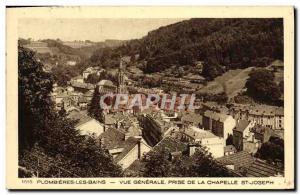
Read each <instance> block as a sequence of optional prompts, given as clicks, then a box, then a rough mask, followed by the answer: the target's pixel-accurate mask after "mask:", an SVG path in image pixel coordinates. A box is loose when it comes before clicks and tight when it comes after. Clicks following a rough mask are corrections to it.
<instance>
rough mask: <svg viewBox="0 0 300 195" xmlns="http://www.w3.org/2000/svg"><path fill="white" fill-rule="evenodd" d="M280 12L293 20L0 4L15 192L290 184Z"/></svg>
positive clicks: (289, 62) (287, 78) (289, 74)
mask: <svg viewBox="0 0 300 195" xmlns="http://www.w3.org/2000/svg"><path fill="white" fill-rule="evenodd" d="M284 8H285V9H283V10H284V11H283V12H282V13H286V14H287V15H288V17H287V18H288V19H291V20H292V22H290V21H289V20H286V18H285V17H286V15H283V16H281V17H279V16H278V15H276V14H275V15H274V16H272V14H269V15H266V16H265V17H264V16H263V14H259V13H263V9H257V12H258V14H257V15H258V16H259V15H262V16H261V17H258V16H256V15H255V14H254V15H253V16H251V15H247V17H245V15H242V14H241V13H242V11H237V9H234V8H232V10H230V9H229V8H228V9H229V10H227V9H226V8H224V7H223V8H222V7H219V8H216V9H219V10H224V12H225V16H224V17H221V16H220V14H219V15H218V14H217V15H216V16H215V17H213V16H211V15H209V17H204V16H201V15H199V16H198V17H197V15H193V14H190V15H185V14H180V12H178V17H175V16H174V15H176V9H175V8H174V9H175V10H174V11H173V12H174V14H173V15H172V16H169V17H168V15H163V14H162V15H161V16H160V15H157V16H159V17H155V18H154V17H147V13H149V12H151V9H152V8H151V7H148V8H144V9H145V10H146V11H145V13H146V14H144V15H143V16H142V17H140V16H136V17H132V16H131V17H125V16H124V14H121V16H119V17H113V16H111V17H107V16H108V15H105V13H107V12H106V11H109V8H103V7H102V8H101V7H94V8H90V9H91V12H90V13H91V15H89V16H88V17H87V16H86V15H84V16H85V17H81V16H82V15H83V13H87V12H89V9H88V8H84V7H74V8H70V7H69V8H64V7H58V8H50V7H49V8H42V7H40V8H38V7H37V8H19V9H18V10H16V8H7V12H8V21H7V23H8V26H7V30H9V29H10V30H12V28H11V27H10V25H9V24H10V20H9V19H10V18H9V16H11V19H12V20H14V22H11V23H13V25H12V26H13V27H14V28H16V29H13V30H14V31H15V33H14V35H15V38H14V39H13V41H11V42H10V40H9V38H8V42H7V48H8V49H10V50H8V57H11V58H10V59H12V62H15V65H13V64H7V67H9V66H14V68H11V69H10V68H8V70H7V74H8V79H9V80H7V81H8V82H7V85H10V81H12V88H7V99H10V98H11V97H12V96H14V97H13V98H12V99H11V100H8V101H11V104H9V107H10V108H12V110H13V113H14V115H12V114H11V115H10V116H11V117H12V118H11V117H10V116H9V118H11V119H12V120H9V121H11V122H12V123H14V124H13V125H12V126H10V127H13V128H15V129H7V131H13V132H14V134H10V135H12V136H11V137H12V138H11V140H14V142H8V144H11V145H14V148H15V149H13V150H12V149H11V148H10V149H9V150H10V151H12V153H10V154H9V155H13V156H14V157H11V159H14V160H15V161H16V162H15V164H13V165H11V166H10V165H9V166H10V167H9V169H10V170H12V169H13V173H16V175H14V176H16V177H15V178H14V180H15V181H17V180H18V181H19V182H21V184H20V185H21V187H20V186H19V187H18V188H24V186H22V185H25V184H28V185H29V186H28V187H25V188H36V187H34V186H31V187H30V185H37V186H39V185H40V186H43V188H47V185H48V184H49V185H60V184H70V185H71V187H69V188H76V186H75V185H77V184H78V185H83V184H91V185H93V184H95V188H99V189H102V188H103V186H107V187H108V188H111V187H109V185H113V188H115V189H124V188H130V186H131V184H133V186H134V185H139V187H138V188H139V189H148V188H151V185H152V188H153V186H156V187H157V185H158V186H160V187H157V188H158V189H160V188H165V189H168V188H169V187H170V186H173V187H174V186H176V185H177V187H175V188H178V189H180V188H181V187H180V184H182V189H198V188H203V189H206V188H210V189H224V188H226V187H229V186H230V185H236V186H235V187H232V188H237V189H242V188H247V189H250V187H249V186H248V185H250V186H252V188H256V186H255V185H256V184H257V185H259V187H260V188H265V189H290V188H293V187H294V183H293V182H294V177H293V174H294V160H293V159H294V157H293V155H294V152H293V151H294V137H293V134H294V127H293V124H294V118H293V115H294V114H293V106H294V102H293V97H294V95H293V93H294V91H293V90H294V89H293V88H291V86H293V85H294V79H293V75H294V72H293V68H294V63H293V41H292V39H293V17H294V16H293V8H292V7H284ZM56 9H57V12H55V11H56ZM97 9H98V10H101V9H102V10H103V11H104V14H103V15H104V16H103V17H98V16H97V15H92V13H94V12H93V11H95V10H97ZM111 9H115V10H116V9H117V8H116V7H115V8H111ZM119 9H120V12H121V11H122V8H119ZM128 9H130V8H128ZM132 9H136V10H138V9H142V8H137V7H136V8H132ZM153 9H154V8H153ZM178 9H179V8H178ZM182 9H183V8H182ZM188 9H189V8H185V10H188ZM190 9H191V8H190ZM199 9H200V8H199ZM206 9H207V11H209V10H210V9H213V8H201V10H204V11H205V10H206ZM244 9H247V8H246V7H244ZM252 9H255V7H253V8H252ZM265 9H266V10H269V11H270V13H274V12H276V10H277V9H276V8H274V10H272V8H270V7H269V8H268V7H266V8H265ZM20 10H22V11H24V12H21V11H20ZM64 10H65V11H64ZM78 10H79V11H78ZM124 10H125V11H126V9H124ZM163 10H165V9H163V8H162V9H161V12H163ZM193 10H194V11H195V13H198V12H197V9H196V8H195V9H191V13H193V12H192V11H193ZM30 11H32V12H31V13H32V14H31V13H30ZM156 11H157V10H156ZM231 11H232V14H233V15H232V17H228V16H230V15H228V14H229V13H231ZM234 11H235V12H234ZM253 11H255V10H253ZM41 12H46V13H48V15H46V16H47V17H45V15H42V14H41V15H39V13H41ZM52 12H54V14H53V13H52ZM128 12H129V11H128ZM182 12H183V10H182ZM34 13H35V14H34ZM55 13H57V15H55ZM61 13H65V14H61ZM75 13H78V14H79V15H76V14H75ZM226 13H227V15H226ZM234 13H236V14H235V15H234ZM238 13H240V15H241V16H240V17H239V16H238ZM249 13H250V12H249ZM17 14H20V15H17ZM125 14H126V12H125ZM15 16H18V17H15ZM70 16H71V17H70ZM122 16H123V17H122ZM12 20H11V21H12ZM288 22H290V23H288ZM287 25H288V27H287ZM288 30H290V31H288ZM288 36H290V37H288ZM10 43H15V45H13V44H11V45H10ZM9 51H13V54H11V55H9V54H10V53H9ZM287 53H288V54H287ZM8 62H9V61H8ZM10 70H11V71H10ZM10 73H11V74H10ZM7 112H10V109H9V108H8V110H7ZM9 121H8V122H9ZM15 165H16V166H15ZM14 176H10V177H14ZM67 178H68V179H69V180H65V179H67ZM85 178H89V179H85ZM158 178H159V180H158ZM186 178H189V179H186ZM55 179H62V180H55ZM78 179H83V180H78ZM124 179H126V180H124ZM194 179H196V180H194ZM199 179H204V180H199ZM226 179H228V180H226ZM248 179H249V181H248ZM273 180H274V181H273ZM276 181H280V182H279V183H278V182H276ZM60 182H61V183H60ZM126 182H127V183H126ZM243 182H245V183H243ZM251 182H252V183H251ZM253 182H254V183H253ZM262 183H263V184H262ZM74 184H75V185H74ZM125 184H127V185H126V186H124V185H125ZM189 184H191V186H190V187H189V186H188V185H189ZM97 185H98V186H97ZM144 185H145V186H147V187H143V186H144ZM207 185H208V186H207ZM214 185H216V186H218V187H216V188H214ZM226 185H227V186H226ZM228 185H229V186H228ZM243 185H244V186H243ZM276 185H278V186H279V187H276ZM11 186H14V185H11ZM133 186H132V187H131V188H133V189H136V188H135V187H133ZM168 186H169V187H168ZM49 187H50V186H49ZM84 188H89V186H85V187H84Z"/></svg>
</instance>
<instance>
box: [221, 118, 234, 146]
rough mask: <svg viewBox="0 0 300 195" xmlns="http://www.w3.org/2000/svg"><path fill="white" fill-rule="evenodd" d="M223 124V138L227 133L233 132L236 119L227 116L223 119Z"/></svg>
mask: <svg viewBox="0 0 300 195" xmlns="http://www.w3.org/2000/svg"><path fill="white" fill-rule="evenodd" d="M223 124H224V127H223V129H224V140H226V139H227V138H228V134H231V135H232V134H233V129H234V127H235V126H236V121H235V119H234V118H233V117H232V116H228V117H227V118H226V119H225V121H224V122H223Z"/></svg>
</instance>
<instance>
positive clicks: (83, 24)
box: [18, 18, 184, 41]
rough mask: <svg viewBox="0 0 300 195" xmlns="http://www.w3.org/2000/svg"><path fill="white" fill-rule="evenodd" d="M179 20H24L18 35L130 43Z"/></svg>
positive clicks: (21, 36) (21, 21)
mask: <svg viewBox="0 0 300 195" xmlns="http://www.w3.org/2000/svg"><path fill="white" fill-rule="evenodd" d="M182 20H184V19H179V18H151V19H130V18H128V19H126V18H124V19H112V18H101V19H99V18H95V19H42V18H26V19H20V20H19V23H18V34H19V37H20V38H26V39H27V38H33V39H34V40H38V39H57V38H59V39H61V40H62V41H74V40H91V41H104V40H105V39H118V40H128V39H135V38H142V37H143V36H145V35H147V33H148V32H149V31H151V30H155V29H157V28H159V27H161V26H165V25H168V24H172V23H176V22H179V21H182Z"/></svg>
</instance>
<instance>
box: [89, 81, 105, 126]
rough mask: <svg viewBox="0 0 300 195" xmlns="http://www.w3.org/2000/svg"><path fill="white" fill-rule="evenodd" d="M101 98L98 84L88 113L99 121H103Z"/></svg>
mask: <svg viewBox="0 0 300 195" xmlns="http://www.w3.org/2000/svg"><path fill="white" fill-rule="evenodd" d="M100 99H101V94H100V93H99V87H98V86H97V87H96V88H95V91H94V94H93V97H92V100H91V102H90V104H89V108H88V114H89V115H90V116H91V117H93V118H95V119H97V120H99V121H103V109H102V108H101V106H100Z"/></svg>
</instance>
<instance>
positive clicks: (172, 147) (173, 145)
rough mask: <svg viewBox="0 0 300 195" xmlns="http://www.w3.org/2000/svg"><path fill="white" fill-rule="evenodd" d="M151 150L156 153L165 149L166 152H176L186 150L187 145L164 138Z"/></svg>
mask: <svg viewBox="0 0 300 195" xmlns="http://www.w3.org/2000/svg"><path fill="white" fill-rule="evenodd" d="M153 149H154V150H156V151H160V150H162V149H165V150H167V151H168V152H178V151H184V150H186V149H187V145H186V144H185V143H183V142H181V141H179V140H177V139H174V138H172V137H166V138H164V139H163V140H161V141H160V142H159V143H158V144H156V146H154V148H153Z"/></svg>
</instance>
